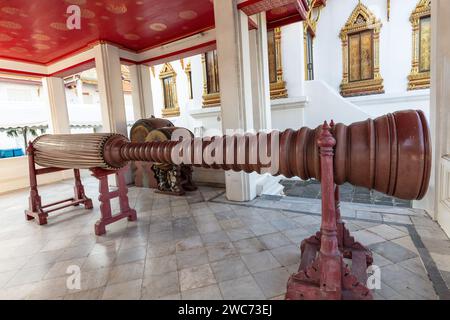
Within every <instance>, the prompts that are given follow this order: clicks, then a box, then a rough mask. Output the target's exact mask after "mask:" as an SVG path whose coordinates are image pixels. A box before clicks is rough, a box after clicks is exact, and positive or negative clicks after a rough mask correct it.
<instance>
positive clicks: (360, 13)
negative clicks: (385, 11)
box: [340, 2, 384, 97]
mask: <svg viewBox="0 0 450 320" xmlns="http://www.w3.org/2000/svg"><path fill="white" fill-rule="evenodd" d="M360 17H362V19H360ZM381 26H382V23H381V21H380V20H379V19H377V17H376V16H375V15H374V14H373V13H372V12H370V11H369V9H368V8H367V7H366V6H365V5H363V4H362V3H361V2H359V3H358V5H357V6H356V8H355V9H354V10H353V12H352V14H351V15H350V17H349V19H348V20H347V22H346V23H345V26H344V27H343V28H342V30H341V32H340V38H341V40H342V59H343V61H342V62H343V79H342V82H341V95H342V96H344V97H351V96H357V95H368V94H380V93H384V86H383V78H382V77H381V74H380V54H379V50H380V29H381ZM366 30H372V31H373V60H374V61H373V79H370V80H360V81H352V82H350V81H349V75H350V70H349V68H350V66H349V62H348V61H349V52H348V51H349V50H348V48H349V35H351V34H353V33H359V32H361V31H366Z"/></svg>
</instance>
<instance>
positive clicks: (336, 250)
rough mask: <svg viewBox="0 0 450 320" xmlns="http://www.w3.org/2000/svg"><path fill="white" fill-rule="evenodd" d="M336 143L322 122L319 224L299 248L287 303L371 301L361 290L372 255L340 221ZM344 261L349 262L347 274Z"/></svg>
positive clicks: (366, 291)
mask: <svg viewBox="0 0 450 320" xmlns="http://www.w3.org/2000/svg"><path fill="white" fill-rule="evenodd" d="M335 145H336V140H335V139H334V137H333V135H332V134H331V133H330V127H329V126H328V124H327V123H326V122H325V124H324V125H323V126H322V131H321V133H320V136H319V139H318V146H319V148H320V169H321V181H320V182H321V191H322V222H321V228H320V231H319V232H318V233H317V234H316V235H314V236H312V237H310V238H307V239H305V240H303V241H302V244H301V251H302V255H301V262H300V266H299V270H298V272H297V273H296V274H294V275H292V276H291V277H290V278H289V281H288V284H287V293H286V299H287V300H303V299H314V300H317V299H333V300H336V299H338V300H339V299H372V294H371V292H370V290H369V289H368V288H367V287H366V286H365V282H366V279H367V274H366V270H367V267H368V266H369V265H370V264H371V263H372V255H371V253H370V251H368V250H367V249H366V248H364V246H362V245H361V244H359V243H358V242H355V241H354V239H353V237H351V236H350V233H349V231H348V230H347V229H346V228H345V225H344V223H343V222H342V220H341V216H340V209H339V187H338V186H336V185H335V183H334V178H333V175H334V170H333V148H334V146H335ZM344 257H346V258H351V259H352V268H351V270H350V269H349V267H348V266H347V265H346V264H345V262H344Z"/></svg>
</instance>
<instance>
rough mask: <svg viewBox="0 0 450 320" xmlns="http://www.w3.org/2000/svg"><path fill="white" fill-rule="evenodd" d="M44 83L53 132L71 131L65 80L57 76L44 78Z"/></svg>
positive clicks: (50, 126) (50, 125)
mask: <svg viewBox="0 0 450 320" xmlns="http://www.w3.org/2000/svg"><path fill="white" fill-rule="evenodd" d="M42 85H43V87H44V93H45V95H46V98H47V101H48V106H49V109H50V122H49V129H50V132H51V133H70V123H69V113H68V111H67V102H66V91H65V87H64V80H63V79H62V78H57V77H45V78H42Z"/></svg>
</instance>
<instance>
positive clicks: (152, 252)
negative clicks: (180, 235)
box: [147, 241, 176, 259]
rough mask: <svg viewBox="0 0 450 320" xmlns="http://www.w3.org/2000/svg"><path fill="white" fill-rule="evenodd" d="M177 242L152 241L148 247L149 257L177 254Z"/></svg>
mask: <svg viewBox="0 0 450 320" xmlns="http://www.w3.org/2000/svg"><path fill="white" fill-rule="evenodd" d="M175 251H176V244H175V241H173V242H161V243H156V244H153V243H150V244H149V245H148V247H147V259H148V258H156V257H161V256H168V255H171V254H175Z"/></svg>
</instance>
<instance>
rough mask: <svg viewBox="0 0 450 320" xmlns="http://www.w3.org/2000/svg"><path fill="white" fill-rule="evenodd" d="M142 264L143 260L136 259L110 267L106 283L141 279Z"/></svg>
mask: <svg viewBox="0 0 450 320" xmlns="http://www.w3.org/2000/svg"><path fill="white" fill-rule="evenodd" d="M144 265H145V263H144V261H137V262H131V263H126V264H120V265H118V266H115V267H112V268H111V272H110V274H109V278H108V285H111V284H116V283H121V282H127V281H132V280H138V279H142V278H143V275H144Z"/></svg>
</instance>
